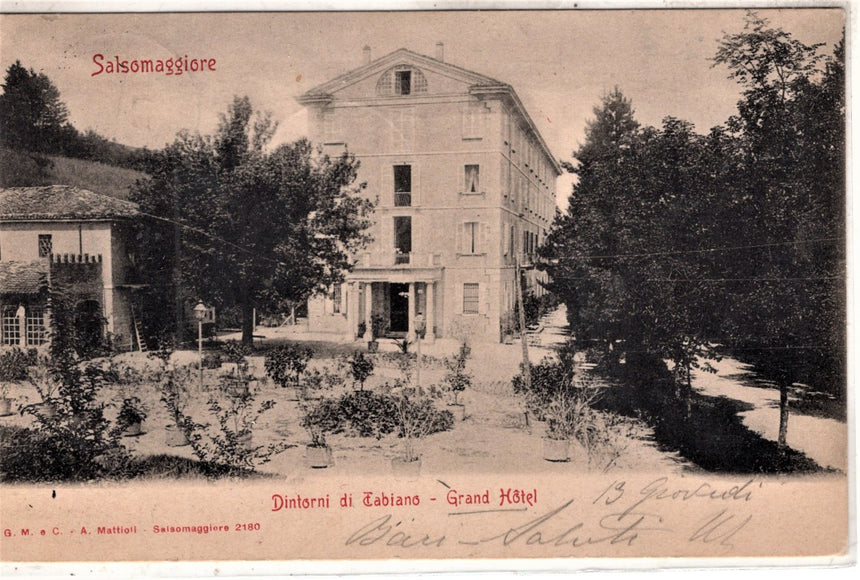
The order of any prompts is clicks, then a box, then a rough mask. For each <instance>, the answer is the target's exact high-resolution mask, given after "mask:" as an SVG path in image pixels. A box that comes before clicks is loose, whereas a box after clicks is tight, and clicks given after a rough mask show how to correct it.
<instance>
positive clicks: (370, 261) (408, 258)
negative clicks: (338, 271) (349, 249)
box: [357, 250, 442, 268]
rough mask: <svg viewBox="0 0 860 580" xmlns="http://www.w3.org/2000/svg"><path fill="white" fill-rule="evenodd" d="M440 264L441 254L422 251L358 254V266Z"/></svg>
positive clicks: (385, 266) (384, 266)
mask: <svg viewBox="0 0 860 580" xmlns="http://www.w3.org/2000/svg"><path fill="white" fill-rule="evenodd" d="M441 264H442V256H441V254H430V253H422V252H406V253H404V252H396V251H394V250H391V251H385V252H382V251H377V252H363V253H362V254H360V255H359V260H358V264H357V266H358V267H359V268H393V267H404V266H406V267H410V268H435V267H438V266H440V265H441Z"/></svg>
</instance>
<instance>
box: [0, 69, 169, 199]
mask: <svg viewBox="0 0 860 580" xmlns="http://www.w3.org/2000/svg"><path fill="white" fill-rule="evenodd" d="M2 89H3V93H2V94H0V186H2V187H22V186H31V185H47V184H55V183H63V184H69V185H78V186H81V187H86V188H87V189H92V190H93V191H99V192H101V193H105V194H107V195H120V196H122V197H124V196H126V195H127V193H128V190H129V187H130V185H131V184H133V183H134V181H135V180H137V179H139V178H140V177H143V176H144V174H143V172H145V171H146V168H147V164H148V161H149V160H150V159H151V158H152V155H153V153H152V152H151V151H149V150H147V149H145V148H143V149H138V148H134V147H129V146H127V145H122V144H120V143H116V142H114V141H110V140H108V139H106V138H105V137H103V136H101V135H99V134H98V133H96V132H95V131H92V130H88V131H85V132H83V133H82V132H80V131H78V129H76V128H75V127H74V126H73V125H72V124H71V123H70V122H69V111H68V108H67V106H66V104H65V103H64V102H63V101H62V98H61V95H60V91H59V90H58V89H57V87H56V86H55V85H54V83H53V82H51V80H50V79H49V78H48V76H47V75H45V74H44V73H36V72H35V71H34V70H33V69H27V68H26V67H24V66H23V65H22V64H21V62H20V61H16V62H15V63H14V64H12V65H11V66H10V67H9V68H8V69H7V70H6V75H5V77H4V80H3V85H2Z"/></svg>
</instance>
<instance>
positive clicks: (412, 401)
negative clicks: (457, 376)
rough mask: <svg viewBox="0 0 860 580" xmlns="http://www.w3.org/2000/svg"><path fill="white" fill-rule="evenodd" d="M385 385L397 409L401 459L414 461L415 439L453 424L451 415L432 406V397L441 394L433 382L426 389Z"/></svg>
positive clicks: (435, 398) (445, 428)
mask: <svg viewBox="0 0 860 580" xmlns="http://www.w3.org/2000/svg"><path fill="white" fill-rule="evenodd" d="M384 388H388V389H389V392H390V395H388V396H390V397H392V398H393V399H394V401H395V404H396V409H397V426H398V435H399V436H400V437H401V438H402V439H403V454H404V459H405V460H406V461H408V462H411V461H415V460H416V459H418V456H417V455H416V453H415V440H416V439H423V438H424V437H426V436H428V435H431V434H433V433H438V432H439V431H447V430H448V429H451V428H452V427H453V426H454V415H453V414H451V412H450V411H439V410H438V409H436V406H435V404H434V400H437V399H440V398H441V397H442V396H443V393H442V391H441V390H440V389H438V388H436V386H435V385H430V386H429V387H427V388H423V387H408V386H401V385H396V386H395V387H389V385H387V384H386V385H385V387H384Z"/></svg>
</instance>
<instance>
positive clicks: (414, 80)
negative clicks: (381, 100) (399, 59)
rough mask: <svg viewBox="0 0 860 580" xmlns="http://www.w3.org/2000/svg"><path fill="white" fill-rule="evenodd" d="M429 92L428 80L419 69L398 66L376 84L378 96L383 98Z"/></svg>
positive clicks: (386, 73)
mask: <svg viewBox="0 0 860 580" xmlns="http://www.w3.org/2000/svg"><path fill="white" fill-rule="evenodd" d="M426 92H427V78H426V77H425V76H424V73H422V72H421V71H420V70H418V69H417V68H413V67H411V66H409V65H398V66H395V67H392V68H390V69H388V70H387V71H385V72H384V73H382V76H380V77H379V80H378V81H377V82H376V94H378V95H379V96H381V97H391V96H395V95H399V96H407V95H415V94H421V93H426Z"/></svg>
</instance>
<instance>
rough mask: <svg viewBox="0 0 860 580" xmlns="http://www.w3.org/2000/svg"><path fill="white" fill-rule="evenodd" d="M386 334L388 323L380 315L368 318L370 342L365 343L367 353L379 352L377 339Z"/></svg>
mask: <svg viewBox="0 0 860 580" xmlns="http://www.w3.org/2000/svg"><path fill="white" fill-rule="evenodd" d="M387 332H388V321H387V320H385V317H384V316H382V315H381V314H374V315H373V316H371V317H370V340H369V341H368V342H367V352H378V351H379V340H378V339H379V337H380V336H384V335H385V333H387Z"/></svg>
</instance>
